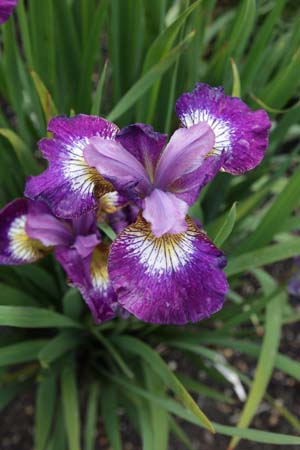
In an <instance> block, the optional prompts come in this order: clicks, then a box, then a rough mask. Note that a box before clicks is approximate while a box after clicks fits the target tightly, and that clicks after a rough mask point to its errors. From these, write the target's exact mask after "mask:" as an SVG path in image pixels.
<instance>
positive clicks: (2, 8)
mask: <svg viewBox="0 0 300 450" xmlns="http://www.w3.org/2000/svg"><path fill="white" fill-rule="evenodd" d="M17 3H18V0H1V2H0V25H1V24H2V23H4V22H6V21H7V20H8V19H9V18H10V16H11V15H12V13H13V10H14V8H15V7H16V6H17Z"/></svg>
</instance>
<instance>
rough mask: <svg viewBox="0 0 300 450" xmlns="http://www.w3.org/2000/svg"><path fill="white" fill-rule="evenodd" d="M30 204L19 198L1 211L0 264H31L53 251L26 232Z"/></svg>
mask: <svg viewBox="0 0 300 450" xmlns="http://www.w3.org/2000/svg"><path fill="white" fill-rule="evenodd" d="M28 203H29V202H28V200H27V199H24V198H19V199H16V200H14V201H13V202H11V203H9V204H8V205H6V207H5V208H3V209H2V210H1V211H0V264H7V265H20V264H29V263H32V262H34V261H37V260H38V259H40V258H42V257H43V256H45V255H46V254H47V253H48V252H49V251H51V248H49V247H48V248H47V247H45V246H44V245H43V244H42V243H41V242H40V241H38V240H36V239H32V238H30V237H29V236H28V234H27V232H26V228H25V227H26V220H27V217H28Z"/></svg>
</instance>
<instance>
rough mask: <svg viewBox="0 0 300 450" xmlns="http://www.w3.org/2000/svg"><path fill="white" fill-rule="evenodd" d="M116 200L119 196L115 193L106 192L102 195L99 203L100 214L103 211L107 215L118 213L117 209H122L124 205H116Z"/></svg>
mask: <svg viewBox="0 0 300 450" xmlns="http://www.w3.org/2000/svg"><path fill="white" fill-rule="evenodd" d="M118 199H119V194H118V193H117V191H113V192H108V193H107V194H104V195H103V196H102V197H101V202H100V209H101V212H102V211H103V212H105V213H107V214H113V213H115V212H116V211H118V209H120V208H123V207H124V205H122V206H119V205H117V202H118Z"/></svg>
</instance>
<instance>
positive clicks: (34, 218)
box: [25, 200, 73, 246]
mask: <svg viewBox="0 0 300 450" xmlns="http://www.w3.org/2000/svg"><path fill="white" fill-rule="evenodd" d="M25 230H26V233H27V234H28V236H29V237H30V238H32V239H37V240H39V241H41V242H42V243H43V244H44V245H46V246H49V245H70V244H71V243H72V241H73V231H72V227H71V224H70V223H69V222H67V221H66V220H61V219H58V218H57V217H55V216H54V215H53V214H52V213H51V210H50V208H49V207H48V206H47V205H46V204H45V203H44V202H40V201H37V202H35V201H32V200H28V214H27V219H26V225H25Z"/></svg>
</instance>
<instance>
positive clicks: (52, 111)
mask: <svg viewBox="0 0 300 450" xmlns="http://www.w3.org/2000/svg"><path fill="white" fill-rule="evenodd" d="M30 73H31V76H32V79H33V82H34V85H35V88H36V91H37V93H38V96H39V99H40V102H41V105H42V108H43V111H44V114H45V119H46V123H48V122H49V120H50V119H51V118H52V117H54V116H57V115H58V111H57V108H56V106H55V104H54V102H53V100H52V97H51V94H50V92H49V91H48V89H47V88H46V86H45V85H44V83H43V82H42V80H41V79H40V77H39V76H38V74H37V73H36V72H34V71H33V70H31V72H30Z"/></svg>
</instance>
